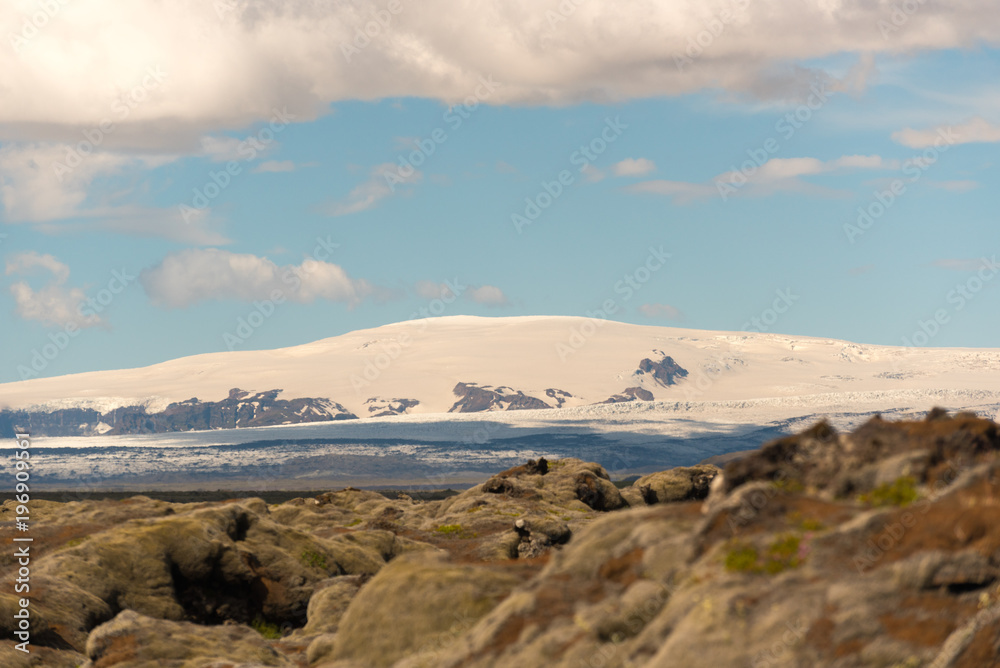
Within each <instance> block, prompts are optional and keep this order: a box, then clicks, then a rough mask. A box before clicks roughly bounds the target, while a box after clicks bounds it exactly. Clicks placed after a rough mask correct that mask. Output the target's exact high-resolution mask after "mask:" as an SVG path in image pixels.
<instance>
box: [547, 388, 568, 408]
mask: <svg viewBox="0 0 1000 668" xmlns="http://www.w3.org/2000/svg"><path fill="white" fill-rule="evenodd" d="M545 396H547V397H548V398H549V399H553V400H554V401H555V402H556V408H562V406H563V404H564V403H566V399H572V398H573V395H572V394H570V393H569V392H565V391H563V390H557V389H556V388H554V387H550V388H549V389H547V390H545Z"/></svg>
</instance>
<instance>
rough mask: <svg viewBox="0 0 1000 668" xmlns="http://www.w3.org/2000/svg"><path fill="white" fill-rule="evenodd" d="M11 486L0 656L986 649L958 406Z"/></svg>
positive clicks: (461, 658)
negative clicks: (355, 480) (277, 491)
mask: <svg viewBox="0 0 1000 668" xmlns="http://www.w3.org/2000/svg"><path fill="white" fill-rule="evenodd" d="M706 495H707V498H706ZM31 504H32V505H31V508H32V511H31V515H32V522H33V525H32V530H33V534H32V536H33V538H34V542H33V543H32V544H31V551H32V552H31V587H32V589H31V596H32V598H31V608H30V610H31V620H32V653H31V655H30V656H29V655H25V654H24V653H22V652H18V651H17V650H15V649H14V643H15V642H16V640H13V639H12V638H13V635H12V633H13V631H14V630H15V622H16V620H15V618H14V616H13V614H14V611H15V610H17V609H19V602H18V599H17V595H16V594H15V593H14V583H15V578H16V577H17V567H18V566H17V562H16V557H15V556H14V554H13V551H12V550H10V551H5V552H0V573H2V574H3V577H2V578H0V579H3V580H4V581H3V582H0V665H3V666H11V668H22V667H24V668H27V667H28V666H34V665H43V666H56V667H62V666H66V667H70V666H80V665H83V666H85V667H86V668H131V667H139V666H142V667H145V666H161V665H162V666H174V665H176V666H182V665H183V666H185V667H188V668H209V667H217V666H223V665H226V666H229V665H233V666H247V667H249V666H289V667H291V666H307V665H308V666H310V667H311V668H386V667H392V668H421V667H424V666H434V667H435V668H458V667H460V666H461V667H463V668H505V667H506V666H526V667H527V668H542V667H545V668H548V667H550V666H551V667H554V668H576V667H578V666H609V667H613V668H625V667H627V666H637V667H642V668H659V667H660V666H666V665H678V666H815V667H818V668H848V667H854V666H858V667H861V666H883V667H885V668H904V667H905V668H910V667H925V668H927V667H931V666H933V667H935V668H983V667H985V666H995V665H998V663H1000V523H998V522H997V519H996V518H997V517H998V516H1000V427H998V425H997V424H996V423H994V422H992V421H990V420H986V419H981V418H978V417H976V416H974V415H972V414H968V413H962V414H958V415H954V416H951V415H948V414H947V413H944V412H943V411H934V412H933V413H931V414H930V415H929V416H928V418H927V419H926V420H921V421H912V422H888V421H885V420H882V419H880V418H877V417H876V418H873V419H871V420H870V421H869V422H867V423H866V424H864V425H862V426H861V427H859V428H857V429H856V430H854V431H853V432H851V433H839V432H836V431H835V430H833V429H832V428H831V427H830V426H828V425H826V424H824V423H820V424H819V425H816V426H815V427H813V428H811V429H809V430H807V431H805V432H803V433H801V434H798V435H796V436H792V437H788V438H783V439H779V440H777V441H773V442H771V443H768V444H766V445H765V446H764V447H762V448H761V449H760V450H757V451H754V452H751V453H748V454H746V455H745V456H743V457H742V458H740V459H739V460H735V461H731V462H729V463H727V464H726V467H725V469H724V470H723V471H722V472H720V470H719V469H718V468H716V467H714V466H708V465H699V466H694V467H686V468H677V469H670V470H667V471H662V472H658V473H654V474H650V475H648V476H643V477H642V478H639V479H637V480H636V481H635V482H634V483H633V485H631V486H626V487H625V488H624V489H622V490H621V494H619V490H618V488H617V486H616V485H615V484H613V483H612V482H611V481H610V476H609V474H608V472H607V471H606V470H604V469H603V468H602V467H600V466H598V465H597V464H592V463H587V462H583V461H581V460H579V459H558V460H553V461H547V460H536V461H529V462H528V463H526V464H524V465H521V466H516V467H514V468H511V469H508V470H507V471H503V472H502V473H499V474H497V475H495V476H493V477H491V478H490V479H488V480H487V481H485V482H484V483H483V484H480V485H477V486H475V487H472V488H470V489H467V490H465V491H462V492H460V493H457V494H454V495H452V496H449V497H447V498H445V499H441V500H434V501H415V500H414V499H412V498H410V497H408V496H405V495H400V497H399V498H395V499H390V498H387V497H386V496H383V495H381V494H377V493H375V492H370V491H363V490H357V489H352V488H348V489H344V490H340V491H335V492H327V493H324V494H321V495H319V496H317V497H315V498H298V499H293V500H291V501H288V502H285V503H281V504H273V505H268V504H266V503H264V501H262V500H260V499H244V500H237V501H227V502H222V503H215V502H211V503H209V502H206V503H192V504H178V503H166V502H163V501H153V500H152V499H149V498H146V497H133V498H131V499H127V500H124V501H108V500H97V499H89V500H84V501H76V502H73V503H65V504H64V503H55V502H45V501H32V502H31ZM650 504H653V505H650ZM17 505H18V504H17V502H15V501H7V502H5V503H4V504H3V505H2V506H0V522H3V523H5V524H10V523H12V521H13V519H14V518H15V516H16V515H17V514H18V513H19V511H18V509H17Z"/></svg>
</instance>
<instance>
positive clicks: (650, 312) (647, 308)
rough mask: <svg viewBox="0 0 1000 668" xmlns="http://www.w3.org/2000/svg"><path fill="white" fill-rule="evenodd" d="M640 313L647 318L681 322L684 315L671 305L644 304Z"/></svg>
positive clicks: (640, 308)
mask: <svg viewBox="0 0 1000 668" xmlns="http://www.w3.org/2000/svg"><path fill="white" fill-rule="evenodd" d="M639 312H640V313H642V314H643V315H644V316H646V317H647V318H663V319H665V320H680V319H681V317H682V315H681V312H680V311H679V310H677V308H675V307H673V306H671V305H670V304H643V305H642V306H640V307H639Z"/></svg>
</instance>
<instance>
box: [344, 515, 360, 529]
mask: <svg viewBox="0 0 1000 668" xmlns="http://www.w3.org/2000/svg"><path fill="white" fill-rule="evenodd" d="M359 524H361V518H360V517H356V518H354V519H353V520H351V521H350V522H348V523H347V526H349V527H356V526H358V525H359Z"/></svg>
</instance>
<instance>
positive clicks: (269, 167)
mask: <svg viewBox="0 0 1000 668" xmlns="http://www.w3.org/2000/svg"><path fill="white" fill-rule="evenodd" d="M253 171H255V172H294V171H295V163H294V162H292V161H291V160H265V161H264V162H262V163H260V164H259V165H257V168H256V169H254V170H253Z"/></svg>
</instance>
